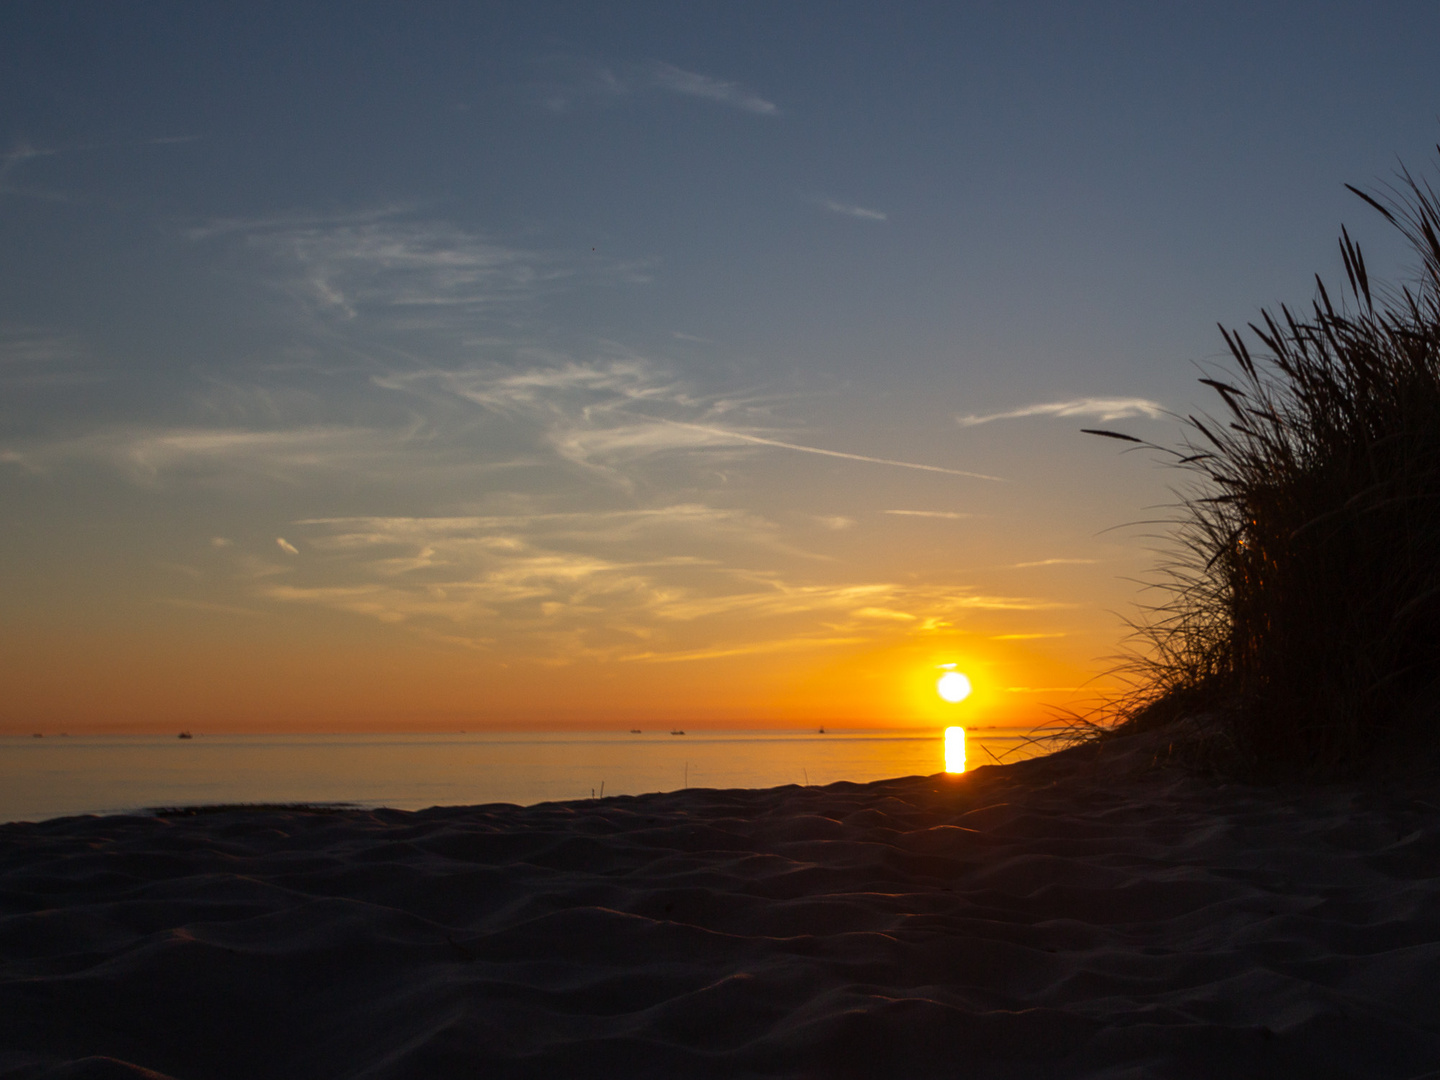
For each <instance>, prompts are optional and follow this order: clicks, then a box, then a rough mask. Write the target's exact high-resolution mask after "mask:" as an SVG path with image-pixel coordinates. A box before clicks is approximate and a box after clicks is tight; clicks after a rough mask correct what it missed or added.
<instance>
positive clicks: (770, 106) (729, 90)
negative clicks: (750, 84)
mask: <svg viewBox="0 0 1440 1080" xmlns="http://www.w3.org/2000/svg"><path fill="white" fill-rule="evenodd" d="M650 79H651V81H652V82H653V84H654V85H656V86H658V87H661V88H662V89H665V90H669V91H671V92H672V93H676V94H683V95H685V96H687V97H698V98H704V99H705V100H707V101H714V102H718V103H719V104H721V105H729V106H732V107H733V108H736V109H740V110H742V111H744V112H748V113H754V114H756V115H757V116H775V115H776V114H778V113H779V111H780V110H779V109H778V108H776V106H775V105H774V103H773V102H769V101H766V100H765V99H764V98H762V97H761V96H760V95H759V94H757V93H756V92H755V91H753V90H751V89H749V88H747V87H745V86H742V85H740V84H739V83H735V82H727V81H726V80H724V79H717V78H714V77H713V76H710V75H701V74H700V73H699V72H695V71H685V70H684V69H682V68H678V67H676V66H675V65H674V64H666V63H664V62H662V61H660V60H656V61H654V62H653V63H652V64H651V65H650Z"/></svg>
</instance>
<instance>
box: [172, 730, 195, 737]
mask: <svg viewBox="0 0 1440 1080" xmlns="http://www.w3.org/2000/svg"><path fill="white" fill-rule="evenodd" d="M175 737H176V738H177V739H193V738H194V737H195V736H194V735H191V734H190V732H188V731H182V732H180V734H179V735H177V736H175Z"/></svg>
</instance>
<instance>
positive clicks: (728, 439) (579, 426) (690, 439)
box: [376, 359, 1003, 482]
mask: <svg viewBox="0 0 1440 1080" xmlns="http://www.w3.org/2000/svg"><path fill="white" fill-rule="evenodd" d="M376 381H377V384H378V385H383V386H387V387H390V388H392V389H397V390H403V389H412V388H414V387H416V386H417V385H419V384H422V383H424V382H438V383H439V384H440V385H441V386H442V387H444V388H445V389H447V390H448V391H449V392H451V393H454V394H456V395H457V396H459V397H462V398H464V399H466V400H468V401H472V402H474V403H475V404H477V405H483V406H485V407H487V408H492V409H497V410H501V411H506V412H514V411H519V412H522V413H524V414H526V415H529V416H530V417H531V418H532V419H534V420H535V422H537V423H538V424H540V425H542V426H543V427H544V429H545V431H546V433H547V434H546V438H547V440H548V441H549V443H550V445H551V446H552V447H553V449H554V450H555V451H556V452H557V453H558V454H559V455H560V456H561V457H562V458H565V459H567V460H569V461H572V462H574V463H576V464H579V465H585V466H588V467H593V468H600V469H604V470H611V469H612V466H610V465H606V464H605V461H606V460H607V459H608V460H610V461H612V462H613V461H615V460H618V459H636V458H642V457H646V456H649V455H654V454H662V453H674V452H683V451H697V450H715V449H722V448H725V447H741V446H760V447H767V448H771V449H777V450H788V451H791V452H793V453H802V454H816V455H820V456H823V457H831V458H838V459H841V460H845V461H858V462H863V463H866V464H871V465H883V466H888V467H892V468H901V469H916V470H920V471H922V472H933V473H941V474H944V475H948V476H964V477H967V478H970V479H977V480H990V481H995V482H1003V478H1001V477H998V476H990V475H988V474H986V473H977V472H971V471H969V470H966V469H952V468H948V467H945V466H941V465H927V464H924V463H921V462H914V461H899V460H896V459H894V458H881V457H872V456H870V455H867V454H854V453H849V452H847V451H843V450H830V449H826V448H824V447H819V446H810V445H807V444H804V443H794V442H789V441H786V440H782V439H774V438H770V437H768V436H763V435H756V434H753V433H751V432H747V431H740V430H737V429H736V428H734V427H726V426H721V425H719V424H716V423H713V422H712V423H699V422H696V421H694V420H679V419H674V418H671V417H659V416H654V415H651V412H652V411H653V409H654V407H656V406H660V407H664V408H666V409H667V410H673V411H681V412H688V413H690V414H691V415H692V416H693V415H695V414H696V413H697V412H698V413H701V414H702V415H704V414H707V413H708V414H710V415H714V414H715V412H717V411H720V412H727V411H730V410H732V409H734V408H736V407H738V406H737V405H736V404H735V402H734V401H733V400H732V399H726V400H724V401H721V402H714V401H712V402H708V403H707V402H706V401H705V400H704V399H702V398H700V397H698V396H696V395H694V394H692V393H691V392H689V391H688V390H687V389H686V388H685V387H684V386H682V385H681V384H679V383H678V382H676V381H675V380H673V379H670V378H667V377H665V376H664V375H662V374H661V373H660V372H658V371H656V370H655V369H654V367H653V366H652V365H649V364H647V363H646V362H644V361H642V360H639V359H625V360H614V361H608V362H604V363H592V364H580V363H574V362H571V363H566V364H558V365H551V366H542V367H536V368H532V369H529V370H522V371H491V372H456V371H427V372H419V373H413V374H407V375H396V376H390V377H386V378H384V379H378V380H376ZM635 406H646V407H647V408H646V410H645V411H644V412H641V411H640V410H639V409H637V408H635Z"/></svg>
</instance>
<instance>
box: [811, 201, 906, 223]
mask: <svg viewBox="0 0 1440 1080" xmlns="http://www.w3.org/2000/svg"><path fill="white" fill-rule="evenodd" d="M819 203H820V206H821V208H822V209H825V210H828V211H830V213H832V214H839V215H840V216H841V217H849V218H857V219H859V220H860V221H889V220H890V215H889V214H887V213H885V211H883V210H870V209H868V208H866V207H864V206H856V205H855V204H854V203H846V202H840V201H839V200H838V199H820V200H819Z"/></svg>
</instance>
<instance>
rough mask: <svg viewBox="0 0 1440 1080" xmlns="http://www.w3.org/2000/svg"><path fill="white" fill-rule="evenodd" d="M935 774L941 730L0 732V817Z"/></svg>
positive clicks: (990, 757)
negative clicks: (189, 734) (0, 734)
mask: <svg viewBox="0 0 1440 1080" xmlns="http://www.w3.org/2000/svg"><path fill="white" fill-rule="evenodd" d="M1058 733H1059V732H1058V730H1057V729H1054V728H1030V727H1026V728H1006V727H976V728H970V729H968V731H967V735H966V739H965V743H966V751H967V754H966V756H967V759H968V765H969V767H970V768H972V769H973V768H976V767H978V766H980V765H988V764H993V763H1008V762H1013V761H1019V760H1022V759H1024V758H1027V757H1032V756H1034V755H1036V754H1038V753H1046V752H1048V751H1050V750H1051V749H1053V748H1054V742H1053V738H1052V737H1053V736H1055V735H1057V734H1058ZM955 764H956V763H955V762H952V763H951V765H952V768H953V766H954V765H955ZM945 770H946V760H945V737H944V729H941V728H926V729H894V728H891V729H885V730H875V731H855V730H844V731H830V732H824V731H821V730H817V729H814V728H811V729H808V730H804V731H771V730H765V731H753V730H745V731H691V732H688V733H681V732H678V731H676V732H671V731H665V730H651V731H643V730H642V731H636V732H628V731H626V732H608V731H607V732H574V731H567V732H523V733H519V732H517V733H495V732H485V733H456V734H419V735H417V734H403V735H372V734H326V735H209V734H205V733H202V732H196V733H195V734H194V736H193V737H191V738H177V737H176V736H175V735H168V736H154V735H127V736H96V735H88V736H58V735H46V736H44V737H39V738H37V737H16V736H4V737H0V822H11V821H42V820H47V819H50V818H56V817H64V816H69V815H75V814H133V813H147V812H153V811H154V810H156V809H160V808H173V807H185V806H206V805H217V804H219V805H223V804H234V803H311V804H323V805H344V806H355V807H370V808H373V807H381V806H386V807H393V808H395V809H400V810H418V809H422V808H425V807H429V806H472V805H479V804H484V803H516V804H519V805H531V804H534V803H542V802H554V801H567V800H576V799H592V798H593V799H598V798H605V797H609V796H615V795H639V794H643V793H645V792H654V791H675V790H678V789H681V788H769V787H779V786H781V785H784V784H800V785H817V786H819V785H825V784H831V783H834V782H836V781H840V780H849V781H853V782H856V783H867V782H869V781H872V780H883V779H888V778H891V777H897V776H915V775H922V776H928V775H931V774H934V773H938V772H944V771H945Z"/></svg>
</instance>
